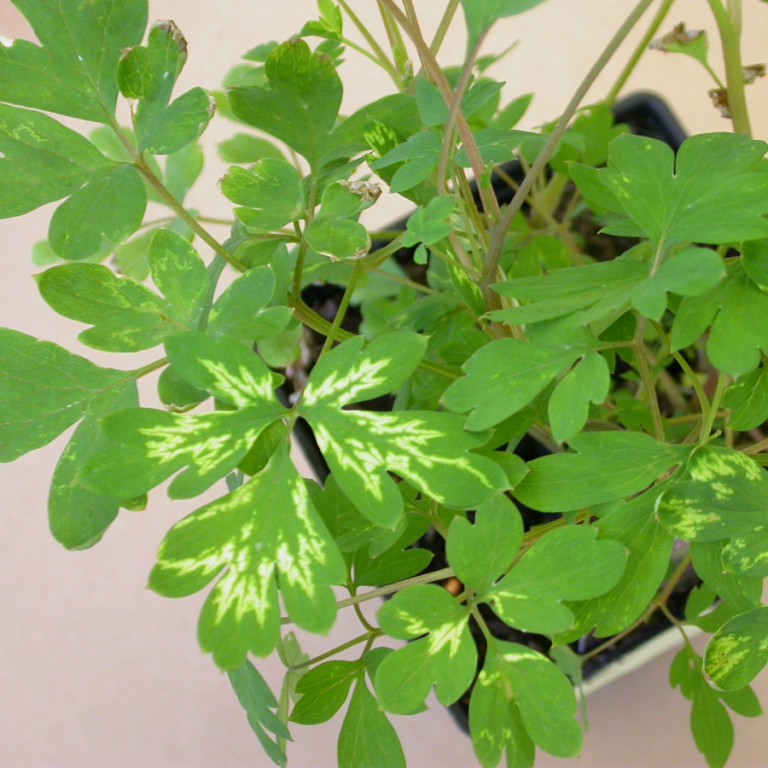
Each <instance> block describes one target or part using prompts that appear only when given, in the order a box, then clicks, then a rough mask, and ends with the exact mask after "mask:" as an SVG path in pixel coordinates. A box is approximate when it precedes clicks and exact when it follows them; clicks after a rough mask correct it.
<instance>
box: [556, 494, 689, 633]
mask: <svg viewBox="0 0 768 768" xmlns="http://www.w3.org/2000/svg"><path fill="white" fill-rule="evenodd" d="M658 495H659V494H658V493H657V492H650V493H645V494H643V495H642V496H638V497H637V498H635V499H632V500H631V501H628V502H623V501H622V502H620V503H619V504H618V505H617V506H616V508H615V509H612V510H611V511H610V512H608V513H607V514H606V515H604V516H603V517H601V518H600V519H599V521H598V522H597V523H595V525H597V528H598V541H599V540H601V539H609V540H611V541H615V542H618V543H619V544H621V545H622V546H624V547H625V548H626V550H627V551H628V552H629V557H628V559H627V565H626V568H625V569H624V572H623V574H622V575H621V578H620V579H619V581H618V582H617V583H616V584H615V586H614V587H613V588H612V589H610V590H609V591H608V592H606V593H605V594H603V595H600V596H598V597H596V598H594V599H591V600H587V601H585V602H583V603H578V604H571V605H570V606H569V607H570V609H571V610H572V611H573V613H574V615H575V616H576V626H575V629H574V630H573V631H572V632H565V633H563V634H561V635H559V636H558V637H557V642H558V643H567V642H573V641H574V640H578V639H579V638H580V637H583V636H584V635H585V634H587V633H588V632H589V631H591V630H592V629H593V628H594V633H595V636H596V637H610V636H612V635H617V634H619V632H623V631H624V630H625V629H627V628H628V627H630V626H632V624H634V622H635V621H637V620H638V619H639V618H640V617H641V616H642V615H643V612H644V611H645V610H646V609H647V608H648V604H649V603H650V602H651V600H652V599H653V597H654V596H655V595H656V593H657V592H658V589H659V586H660V585H661V583H662V581H663V580H664V578H665V577H666V576H667V571H668V569H669V561H670V558H671V557H672V547H673V545H674V539H673V538H672V537H671V536H670V535H669V534H668V533H667V531H666V529H665V528H664V527H663V526H661V525H660V524H659V523H658V522H657V521H656V518H655V515H654V505H655V501H656V499H657V498H658Z"/></svg>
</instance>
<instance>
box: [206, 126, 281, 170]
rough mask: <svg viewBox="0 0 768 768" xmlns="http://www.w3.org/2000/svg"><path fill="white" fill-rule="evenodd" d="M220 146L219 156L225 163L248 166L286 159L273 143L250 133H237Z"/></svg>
mask: <svg viewBox="0 0 768 768" xmlns="http://www.w3.org/2000/svg"><path fill="white" fill-rule="evenodd" d="M218 146H219V156H220V157H221V159H222V160H223V161H224V162H225V163H233V164H238V165H248V164H250V163H256V162H258V161H259V160H264V159H265V158H272V159H277V160H282V159H284V158H283V153H282V152H281V151H280V150H279V149H278V148H277V147H276V146H275V145H274V144H273V143H272V142H271V141H268V140H267V139H262V138H260V137H259V136H252V135H251V134H250V133H236V134H234V135H233V136H232V137H231V138H229V139H225V140H224V141H222V142H221V143H220V144H219V145H218Z"/></svg>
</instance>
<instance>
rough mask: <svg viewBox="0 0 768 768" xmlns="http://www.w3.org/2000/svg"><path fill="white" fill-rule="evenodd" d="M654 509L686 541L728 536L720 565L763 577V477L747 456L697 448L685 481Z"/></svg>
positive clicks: (766, 497) (766, 502) (767, 515)
mask: <svg viewBox="0 0 768 768" xmlns="http://www.w3.org/2000/svg"><path fill="white" fill-rule="evenodd" d="M657 513H658V516H659V520H660V521H661V523H662V524H663V525H665V526H666V527H667V529H668V530H669V532H670V533H671V534H672V535H673V536H676V537H678V538H681V539H685V540H686V541H699V542H707V541H721V540H723V539H730V541H729V543H728V544H727V546H725V548H724V549H723V564H724V566H726V567H729V568H731V569H733V570H734V571H736V572H737V573H743V574H750V575H752V576H766V575H768V541H766V537H765V527H766V525H768V475H766V472H765V470H764V469H762V468H761V467H760V466H759V465H758V464H756V463H755V462H754V461H753V460H752V459H751V458H749V456H746V455H745V454H743V453H741V452H739V451H733V450H730V449H728V448H718V447H706V448H701V449H699V450H697V451H696V452H695V453H694V454H693V456H692V458H691V461H690V462H689V464H688V479H685V480H681V481H680V482H678V483H675V484H674V485H673V486H672V487H671V488H670V489H669V490H668V491H666V492H665V493H664V494H663V496H662V497H661V500H660V502H659V505H658V510H657Z"/></svg>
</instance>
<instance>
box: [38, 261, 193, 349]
mask: <svg viewBox="0 0 768 768" xmlns="http://www.w3.org/2000/svg"><path fill="white" fill-rule="evenodd" d="M37 284H38V288H39V289H40V294H41V296H42V297H43V299H45V301H46V303H47V304H48V305H49V306H50V307H51V308H52V309H54V310H55V311H56V312H58V313H59V314H60V315H63V316H64V317H68V318H70V319H72V320H77V321H79V322H82V323H89V324H91V325H92V326H93V327H92V328H89V329H88V330H86V331H83V332H82V333H81V334H80V336H79V339H80V341H82V342H83V344H87V345H88V346H89V347H93V348H95V349H103V350H106V351H109V352H136V351H138V350H141V349H151V348H152V347H154V346H157V345H158V344H161V343H162V341H163V339H165V338H166V337H168V336H169V335H171V334H174V333H178V332H179V331H181V330H183V329H184V326H183V325H181V324H179V323H176V322H175V319H174V318H173V317H172V316H171V315H170V313H169V312H168V311H167V309H166V303H165V302H164V301H163V300H162V299H161V298H160V297H159V296H158V295H157V294H156V293H153V292H152V291H150V290H149V289H148V288H145V287H144V286H143V285H139V284H138V283H135V282H134V281H133V280H131V279H129V278H123V277H118V276H117V275H116V274H115V273H114V272H113V271H112V270H111V269H109V268H108V267H105V266H102V265H101V264H82V263H81V264H62V265H60V266H58V267H51V268H50V269H49V270H47V271H46V272H44V273H43V274H42V275H39V276H38V277H37Z"/></svg>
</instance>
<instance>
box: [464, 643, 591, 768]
mask: <svg viewBox="0 0 768 768" xmlns="http://www.w3.org/2000/svg"><path fill="white" fill-rule="evenodd" d="M469 710H470V715H469V717H470V729H471V732H472V740H473V742H474V743H475V749H476V751H477V753H478V757H479V758H480V759H481V762H482V764H483V766H487V767H488V768H490V767H491V766H496V765H497V764H498V762H499V759H500V758H501V755H502V753H503V752H504V750H506V752H507V759H508V763H507V764H508V765H512V766H515V767H516V768H517V767H518V766H519V768H530V766H532V765H533V752H534V750H533V743H535V744H536V745H537V746H538V747H540V748H541V749H543V750H544V751H545V752H549V753H550V754H551V755H556V756H557V757H575V756H576V755H578V754H579V752H580V750H581V740H582V736H581V728H580V727H579V724H578V723H577V722H576V696H575V695H574V692H573V687H572V686H571V683H570V681H569V680H568V678H567V677H566V676H565V675H564V674H563V673H562V672H561V671H560V670H559V669H558V668H557V667H556V666H555V665H554V664H553V663H552V662H551V661H550V660H549V659H548V658H547V657H546V656H543V655H542V654H540V653H538V652H537V651H534V650H531V649H530V648H526V647H525V646H524V645H518V644H517V643H506V642H501V641H498V640H497V641H495V642H493V643H492V644H489V647H488V655H487V656H486V659H485V664H484V665H483V669H482V671H481V672H480V676H479V678H478V680H477V682H476V684H475V687H474V689H473V691H472V698H471V699H470V704H469Z"/></svg>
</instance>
